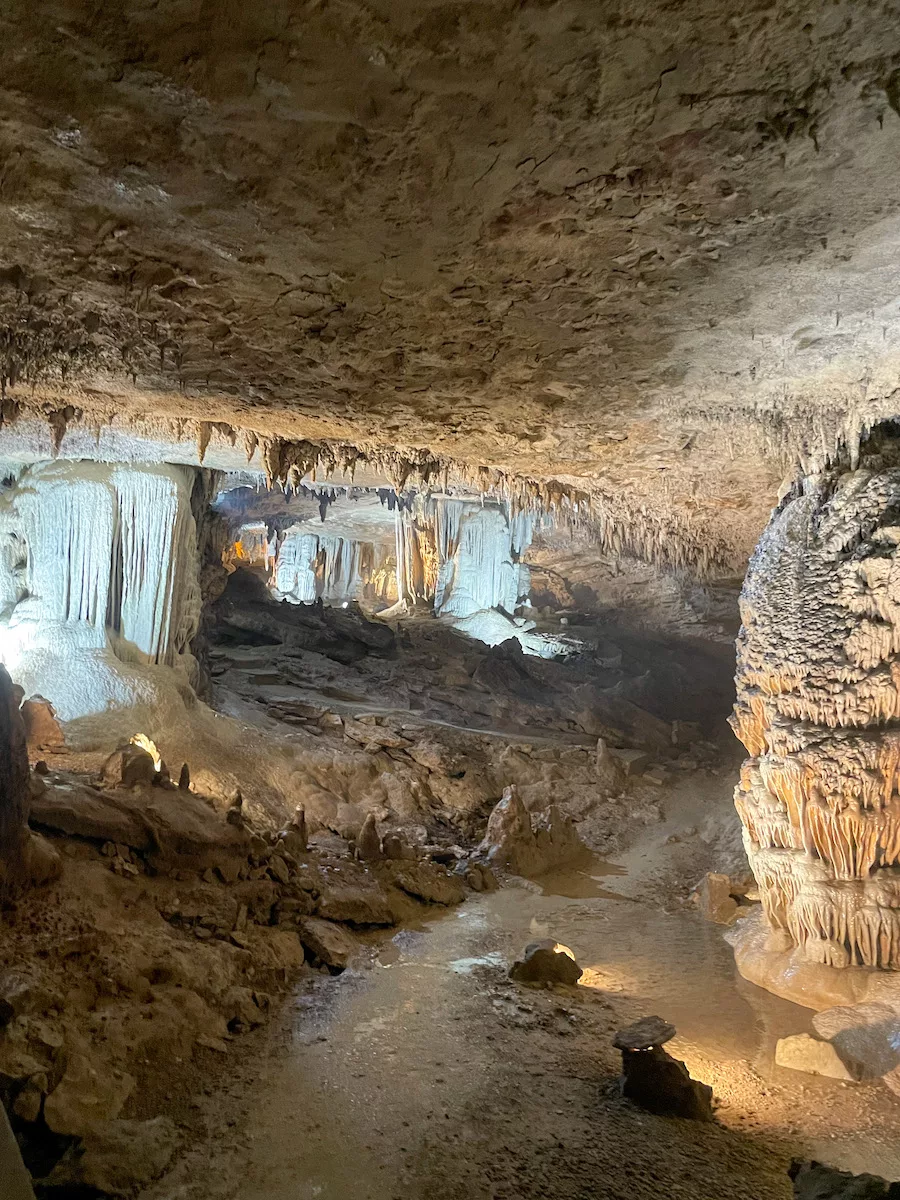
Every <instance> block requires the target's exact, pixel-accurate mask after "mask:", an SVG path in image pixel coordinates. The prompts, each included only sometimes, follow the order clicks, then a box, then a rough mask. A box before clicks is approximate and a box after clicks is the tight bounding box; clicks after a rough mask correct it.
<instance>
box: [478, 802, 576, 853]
mask: <svg viewBox="0 0 900 1200" xmlns="http://www.w3.org/2000/svg"><path fill="white" fill-rule="evenodd" d="M478 852H479V854H480V855H483V856H484V857H485V858H486V859H487V860H488V862H489V863H490V865H491V866H492V867H505V868H506V869H507V870H508V871H512V872H513V874H516V875H525V876H532V875H541V874H544V873H545V872H547V871H550V870H552V869H553V868H554V867H557V866H560V865H561V864H563V863H566V862H572V861H574V860H575V859H577V858H578V857H580V856H581V855H584V854H585V853H586V848H585V845H584V843H583V842H582V841H581V838H580V837H579V836H578V832H577V830H576V828H575V825H574V823H573V822H572V821H570V820H569V819H568V818H567V817H564V816H563V815H562V813H561V812H560V811H559V810H558V809H557V808H556V807H555V806H554V807H551V808H550V809H549V810H548V811H547V812H546V813H544V814H541V815H540V816H539V817H538V819H537V822H536V823H535V824H534V825H533V824H532V818H531V816H530V814H529V812H528V810H527V809H526V807H525V805H524V804H523V803H522V800H521V797H520V796H519V793H518V789H517V788H516V787H515V785H514V784H510V786H509V787H507V788H505V789H504V792H503V798H502V799H501V800H500V802H499V803H498V804H497V806H496V807H495V809H494V811H493V812H492V813H491V815H490V817H489V818H488V824H487V829H486V831H485V835H484V839H483V841H482V843H481V845H480V846H479V848H478Z"/></svg>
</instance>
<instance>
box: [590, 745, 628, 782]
mask: <svg viewBox="0 0 900 1200" xmlns="http://www.w3.org/2000/svg"><path fill="white" fill-rule="evenodd" d="M594 774H595V775H596V777H597V782H598V784H599V785H600V787H602V788H605V789H607V790H608V791H610V792H618V791H620V790H621V788H622V784H623V782H624V780H625V775H626V770H625V764H624V762H623V760H622V758H621V757H620V755H619V754H617V753H615V752H613V751H612V750H610V748H609V746H608V745H607V744H606V742H605V741H604V739H603V738H602V737H600V738H597V748H596V751H595V754H594Z"/></svg>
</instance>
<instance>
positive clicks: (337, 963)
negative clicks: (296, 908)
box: [300, 917, 359, 971]
mask: <svg viewBox="0 0 900 1200" xmlns="http://www.w3.org/2000/svg"><path fill="white" fill-rule="evenodd" d="M300 941H301V942H302V943H303V945H304V946H305V947H306V949H307V950H308V951H309V953H310V954H311V955H312V956H313V958H317V959H318V960H319V962H320V963H323V964H324V965H325V966H326V967H333V968H335V969H336V970H339V971H343V970H344V968H345V967H346V966H347V965H348V964H349V962H350V959H351V958H352V957H353V955H354V954H355V953H356V951H357V950H358V949H359V944H358V943H357V941H356V939H355V938H354V937H353V935H352V934H351V933H349V932H348V931H347V930H346V929H342V928H341V926H340V925H334V924H333V923H332V922H331V921H323V920H321V919H320V918H318V917H304V918H303V920H302V921H301V922H300Z"/></svg>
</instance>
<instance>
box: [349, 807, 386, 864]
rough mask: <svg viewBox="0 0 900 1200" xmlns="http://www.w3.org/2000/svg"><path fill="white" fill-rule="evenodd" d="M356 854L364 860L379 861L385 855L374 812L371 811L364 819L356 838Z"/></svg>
mask: <svg viewBox="0 0 900 1200" xmlns="http://www.w3.org/2000/svg"><path fill="white" fill-rule="evenodd" d="M356 854H357V857H358V858H360V859H362V861H363V862H378V861H380V860H381V859H382V858H383V857H384V855H383V854H382V851H381V838H380V836H379V834H378V826H377V825H376V824H375V814H374V813H369V814H368V815H367V816H366V819H365V820H364V821H363V824H362V829H360V831H359V836H358V837H357V839H356Z"/></svg>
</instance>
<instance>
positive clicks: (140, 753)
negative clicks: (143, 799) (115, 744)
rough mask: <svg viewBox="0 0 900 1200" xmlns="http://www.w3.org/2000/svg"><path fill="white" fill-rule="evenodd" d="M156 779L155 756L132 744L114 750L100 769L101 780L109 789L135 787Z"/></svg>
mask: <svg viewBox="0 0 900 1200" xmlns="http://www.w3.org/2000/svg"><path fill="white" fill-rule="evenodd" d="M155 778H156V763H155V762H154V761H153V755H152V754H150V753H149V752H148V751H147V750H144V749H143V748H142V747H141V746H133V745H131V744H130V743H129V744H128V745H126V746H120V747H119V749H118V750H114V751H113V752H112V754H110V756H109V758H107V760H106V761H105V762H104V764H103V766H102V767H101V768H100V779H101V780H102V782H103V783H104V784H106V785H107V786H109V787H123V788H128V787H135V786H137V785H138V784H142V783H145V784H150V783H152V782H153V780H154V779H155Z"/></svg>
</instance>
